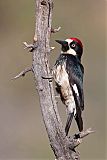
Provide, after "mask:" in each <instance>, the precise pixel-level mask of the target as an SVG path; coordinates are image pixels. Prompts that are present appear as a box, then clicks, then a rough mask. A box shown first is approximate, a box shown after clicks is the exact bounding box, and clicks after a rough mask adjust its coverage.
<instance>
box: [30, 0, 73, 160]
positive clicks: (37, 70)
mask: <svg viewBox="0 0 107 160" xmlns="http://www.w3.org/2000/svg"><path fill="white" fill-rule="evenodd" d="M35 3H36V7H35V8H36V17H35V20H36V25H35V26H36V27H35V37H36V38H35V39H36V40H37V41H36V42H35V43H37V48H36V49H35V50H34V51H33V72H34V77H35V83H37V89H38V93H39V98H40V106H41V111H42V116H43V120H44V124H45V127H46V130H47V134H48V137H49V140H50V145H51V147H52V149H53V151H54V154H55V156H56V158H57V159H58V160H60V159H61V160H70V159H72V158H71V155H70V153H69V148H68V143H67V141H68V140H67V137H66V136H65V132H64V129H63V127H62V123H61V120H60V117H59V113H58V110H57V104H56V101H55V96H54V90H53V86H52V82H50V81H49V79H48V78H43V77H50V69H49V62H48V54H49V52H50V45H49V42H50V35H51V22H52V9H53V1H52V0H43V1H41V0H35Z"/></svg>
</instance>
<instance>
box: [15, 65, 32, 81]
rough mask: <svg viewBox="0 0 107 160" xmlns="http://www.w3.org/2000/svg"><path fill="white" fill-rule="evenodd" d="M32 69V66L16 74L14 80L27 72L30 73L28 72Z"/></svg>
mask: <svg viewBox="0 0 107 160" xmlns="http://www.w3.org/2000/svg"><path fill="white" fill-rule="evenodd" d="M30 71H33V70H32V67H30V68H26V69H24V70H23V71H21V72H20V73H19V74H18V75H16V76H15V77H13V78H12V80H15V79H17V78H20V77H24V76H25V74H26V73H28V72H30Z"/></svg>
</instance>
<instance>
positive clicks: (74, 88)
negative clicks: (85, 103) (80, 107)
mask: <svg viewBox="0 0 107 160" xmlns="http://www.w3.org/2000/svg"><path fill="white" fill-rule="evenodd" d="M72 87H73V90H74V91H75V93H76V94H77V96H79V92H78V88H77V85H76V84H74V85H72Z"/></svg>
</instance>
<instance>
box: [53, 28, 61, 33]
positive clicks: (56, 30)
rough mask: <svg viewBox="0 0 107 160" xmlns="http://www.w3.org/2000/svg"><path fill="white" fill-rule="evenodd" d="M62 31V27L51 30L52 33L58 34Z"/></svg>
mask: <svg viewBox="0 0 107 160" xmlns="http://www.w3.org/2000/svg"><path fill="white" fill-rule="evenodd" d="M60 30H61V27H58V28H54V29H53V28H51V33H56V32H59V31H60Z"/></svg>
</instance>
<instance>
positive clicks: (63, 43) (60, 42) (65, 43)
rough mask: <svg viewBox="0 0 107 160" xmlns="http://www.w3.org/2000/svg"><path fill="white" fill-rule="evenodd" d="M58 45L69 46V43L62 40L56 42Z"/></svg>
mask: <svg viewBox="0 0 107 160" xmlns="http://www.w3.org/2000/svg"><path fill="white" fill-rule="evenodd" d="M55 41H56V42H57V43H59V44H61V45H62V46H67V45H68V42H66V41H62V40H55Z"/></svg>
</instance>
